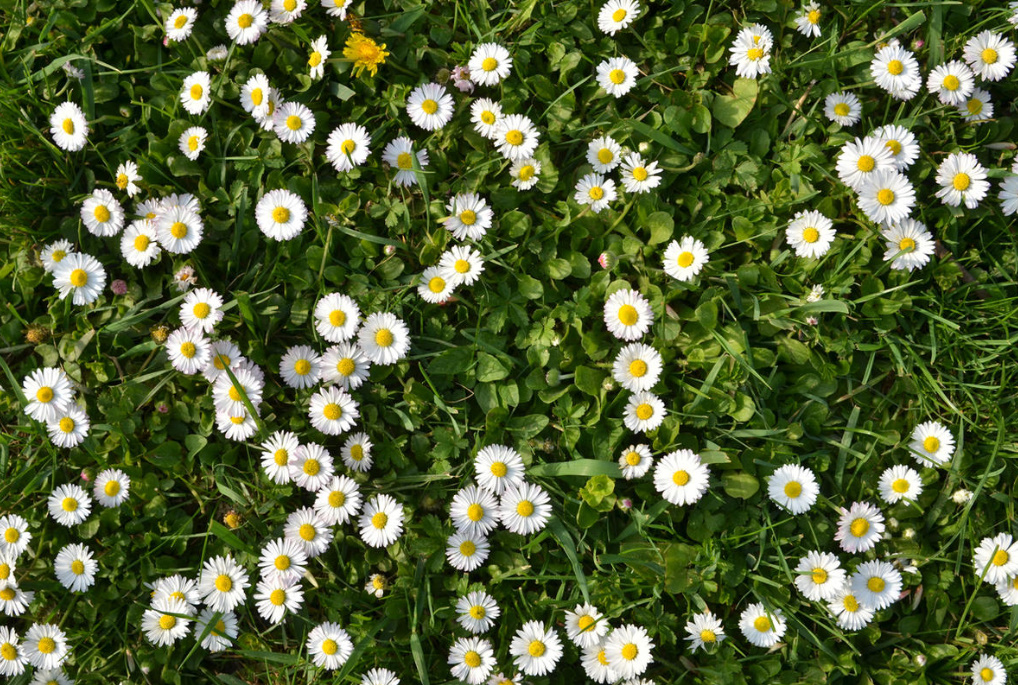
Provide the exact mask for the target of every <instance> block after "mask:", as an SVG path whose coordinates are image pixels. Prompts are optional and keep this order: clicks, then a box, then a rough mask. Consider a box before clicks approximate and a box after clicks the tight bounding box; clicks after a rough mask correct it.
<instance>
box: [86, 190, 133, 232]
mask: <svg viewBox="0 0 1018 685" xmlns="http://www.w3.org/2000/svg"><path fill="white" fill-rule="evenodd" d="M81 221H82V223H84V224H85V227H86V228H87V229H88V232H89V233H91V234H92V235H97V236H99V237H102V238H108V237H110V236H114V235H116V234H117V233H119V232H120V229H122V228H123V227H124V210H123V208H122V207H121V206H120V203H119V202H117V199H116V198H115V197H113V193H111V192H110V191H108V190H106V189H103V188H97V189H95V190H93V191H92V195H91V196H89V197H88V198H87V199H86V200H85V201H84V202H83V203H82V205H81Z"/></svg>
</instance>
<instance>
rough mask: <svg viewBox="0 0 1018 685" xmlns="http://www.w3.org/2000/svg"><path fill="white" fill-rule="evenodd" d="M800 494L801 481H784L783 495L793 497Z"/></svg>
mask: <svg viewBox="0 0 1018 685" xmlns="http://www.w3.org/2000/svg"><path fill="white" fill-rule="evenodd" d="M801 494H802V484H801V483H799V482H797V481H794V480H790V481H788V482H787V483H785V497H788V498H790V499H795V498H796V497H798V496H799V495H801Z"/></svg>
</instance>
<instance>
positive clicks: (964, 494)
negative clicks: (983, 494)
mask: <svg viewBox="0 0 1018 685" xmlns="http://www.w3.org/2000/svg"><path fill="white" fill-rule="evenodd" d="M951 499H952V500H954V503H955V504H965V503H966V502H968V501H969V500H970V499H972V493H971V492H969V491H968V490H966V489H965V488H962V489H961V490H955V492H954V494H953V495H951Z"/></svg>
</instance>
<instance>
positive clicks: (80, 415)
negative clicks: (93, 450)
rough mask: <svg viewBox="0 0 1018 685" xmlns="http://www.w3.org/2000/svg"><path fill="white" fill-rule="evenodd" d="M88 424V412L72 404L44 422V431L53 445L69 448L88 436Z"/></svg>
mask: <svg viewBox="0 0 1018 685" xmlns="http://www.w3.org/2000/svg"><path fill="white" fill-rule="evenodd" d="M90 425H91V424H90V422H89V420H88V414H86V413H85V412H84V411H83V410H82V409H81V408H79V407H77V406H75V405H73V404H72V405H71V406H69V407H68V408H67V409H66V410H64V411H63V412H62V413H60V414H57V416H56V418H55V419H54V420H53V421H50V422H48V423H47V424H46V432H47V433H49V439H50V441H51V442H52V443H53V444H54V445H56V446H57V447H63V448H65V449H70V448H71V447H77V446H78V445H80V444H81V443H82V441H83V440H84V439H85V438H86V437H88V429H89V426H90Z"/></svg>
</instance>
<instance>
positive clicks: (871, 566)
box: [848, 561, 901, 611]
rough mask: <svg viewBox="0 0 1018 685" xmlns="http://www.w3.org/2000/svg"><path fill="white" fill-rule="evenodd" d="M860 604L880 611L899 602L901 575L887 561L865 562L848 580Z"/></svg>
mask: <svg viewBox="0 0 1018 685" xmlns="http://www.w3.org/2000/svg"><path fill="white" fill-rule="evenodd" d="M848 582H849V585H850V586H851V588H852V594H853V595H855V597H856V599H858V600H859V603H860V604H862V605H864V606H867V607H869V608H870V609H873V610H874V611H880V610H881V609H886V608H887V607H889V606H891V605H892V604H894V603H895V602H897V601H898V598H899V596H900V595H901V574H900V573H899V572H898V571H897V570H896V569H895V568H894V567H893V566H891V565H890V564H889V563H887V562H886V561H865V562H863V563H861V564H859V567H858V568H856V570H855V573H853V574H852V577H851V578H849V579H848Z"/></svg>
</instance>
